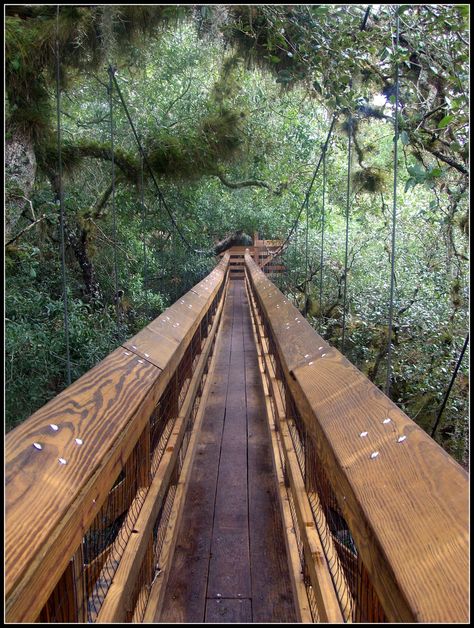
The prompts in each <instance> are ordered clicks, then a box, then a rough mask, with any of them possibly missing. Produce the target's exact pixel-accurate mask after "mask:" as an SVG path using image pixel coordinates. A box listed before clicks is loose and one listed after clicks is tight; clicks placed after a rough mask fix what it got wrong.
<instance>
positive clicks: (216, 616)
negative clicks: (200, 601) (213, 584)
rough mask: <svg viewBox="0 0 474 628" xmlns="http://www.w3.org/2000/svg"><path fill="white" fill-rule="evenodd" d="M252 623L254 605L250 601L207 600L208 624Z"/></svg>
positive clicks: (206, 620)
mask: <svg viewBox="0 0 474 628" xmlns="http://www.w3.org/2000/svg"><path fill="white" fill-rule="evenodd" d="M251 621H252V604H251V601H250V600H248V599H238V600H235V599H219V600H207V604H206V617H205V622H206V623H212V624H221V623H222V624H246V623H249V622H251Z"/></svg>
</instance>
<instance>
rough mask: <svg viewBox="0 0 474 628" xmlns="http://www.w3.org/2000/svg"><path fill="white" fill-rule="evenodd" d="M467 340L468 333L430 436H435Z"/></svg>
mask: <svg viewBox="0 0 474 628" xmlns="http://www.w3.org/2000/svg"><path fill="white" fill-rule="evenodd" d="M468 342H469V333H468V334H467V336H466V340H465V341H464V345H463V348H462V349H461V353H460V354H459V358H458V361H457V363H456V367H455V369H454V373H453V375H452V377H451V381H450V382H449V386H448V390H447V391H446V394H445V395H444V399H443V402H442V403H441V406H440V408H439V410H438V415H437V416H436V420H435V423H434V425H433V428H432V430H431V438H434V437H435V434H436V430H437V429H438V424H439V420H440V419H441V415H442V414H443V410H444V407H445V406H446V402H447V401H448V397H449V393H450V392H451V388H452V387H453V384H454V380H455V379H456V375H457V374H458V371H459V367H460V366H461V362H462V359H463V357H464V353H465V351H466V349H467V345H468Z"/></svg>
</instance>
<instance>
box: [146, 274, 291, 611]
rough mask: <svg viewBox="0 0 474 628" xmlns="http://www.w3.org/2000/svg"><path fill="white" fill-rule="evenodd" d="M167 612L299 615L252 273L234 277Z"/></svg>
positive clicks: (172, 572)
mask: <svg viewBox="0 0 474 628" xmlns="http://www.w3.org/2000/svg"><path fill="white" fill-rule="evenodd" d="M222 325H223V328H222V330H221V342H220V343H218V345H217V352H216V356H215V359H216V361H217V362H216V369H215V371H214V375H213V381H212V382H211V390H210V394H209V398H208V403H207V408H206V413H205V416H204V421H203V426H202V431H201V434H200V437H199V443H198V449H197V452H196V458H195V462H194V465H193V468H192V471H191V480H190V484H189V488H188V494H187V497H186V502H185V506H184V513H183V517H182V521H181V527H180V530H179V534H178V540H177V544H176V550H175V555H174V559H173V565H172V569H171V573H170V576H169V580H168V586H167V589H166V593H165V602H164V605H163V611H162V613H161V616H160V617H157V618H156V620H157V621H160V622H203V621H204V622H235V623H237V622H294V621H296V615H295V609H294V602H293V595H292V591H291V583H290V577H289V573H288V566H287V557H286V549H285V541H284V537H283V529H282V522H281V516H280V509H279V504H278V495H277V490H276V485H275V479H274V473H273V464H272V459H271V451H270V447H271V444H270V440H269V436H268V432H267V426H266V424H265V422H266V418H265V403H264V394H263V389H262V386H261V382H260V375H259V370H258V361H257V352H256V348H255V343H254V339H253V335H252V326H251V319H250V311H249V304H248V301H247V295H246V292H245V286H244V282H243V281H241V280H234V281H231V282H230V284H229V291H228V294H227V299H226V303H225V306H224V312H223V321H222Z"/></svg>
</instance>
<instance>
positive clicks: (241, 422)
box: [207, 282, 251, 598]
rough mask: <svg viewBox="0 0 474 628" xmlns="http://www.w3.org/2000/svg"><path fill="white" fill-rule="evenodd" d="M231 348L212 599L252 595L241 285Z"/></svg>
mask: <svg viewBox="0 0 474 628" xmlns="http://www.w3.org/2000/svg"><path fill="white" fill-rule="evenodd" d="M232 294H233V299H234V307H233V312H234V316H233V322H232V346H231V355H230V364H229V382H230V384H231V385H230V386H229V388H228V392H227V400H226V414H225V423H224V432H223V436H222V446H221V456H220V462H219V478H218V483H217V492H216V504H215V511H214V529H213V537H212V545H211V559H210V564H209V579H208V588H207V597H208V598H213V597H214V598H217V597H218V596H222V597H224V598H238V597H239V596H240V597H242V598H248V597H250V594H251V589H250V556H249V535H248V534H249V533H248V499H247V415H246V409H245V360H244V343H243V308H244V303H242V284H241V283H240V282H239V284H234V285H233V291H232Z"/></svg>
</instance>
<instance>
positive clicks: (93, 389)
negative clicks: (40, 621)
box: [5, 255, 229, 622]
mask: <svg viewBox="0 0 474 628" xmlns="http://www.w3.org/2000/svg"><path fill="white" fill-rule="evenodd" d="M228 264H229V255H225V256H224V257H223V259H222V260H221V261H220V263H219V264H218V265H217V266H216V268H215V269H214V270H213V271H212V272H211V273H210V274H209V275H208V276H207V277H206V278H205V279H203V280H202V281H201V282H200V283H198V284H197V285H196V286H194V287H193V288H192V289H191V290H190V291H189V292H188V293H187V294H186V295H184V296H183V297H182V298H181V299H179V300H178V301H177V302H176V303H175V304H174V305H172V306H171V307H170V308H168V309H167V310H166V311H165V312H163V314H162V315H161V316H159V317H158V318H157V319H155V320H154V321H153V322H151V323H150V324H149V325H148V326H147V327H146V328H145V329H144V330H142V331H141V332H140V333H139V334H137V335H136V336H134V337H133V338H132V339H130V340H129V341H128V342H125V343H124V344H123V345H122V346H121V347H119V348H118V349H116V350H115V351H113V352H112V353H111V354H110V355H109V356H107V357H106V358H105V359H104V360H102V362H100V363H99V364H98V365H97V366H95V367H94V368H93V369H91V370H90V371H88V372H87V373H86V374H85V375H83V376H82V377H81V378H80V379H78V380H77V381H76V382H74V383H73V384H71V385H70V386H69V387H68V388H67V389H66V390H64V391H63V392H62V393H60V394H59V395H58V396H57V397H55V398H54V399H52V400H51V401H50V402H49V403H47V404H46V405H45V406H44V407H43V408H41V409H40V410H38V411H37V412H35V413H34V414H33V415H32V416H31V417H30V418H29V419H27V420H26V421H25V422H24V423H22V424H21V425H20V426H18V427H17V428H15V429H14V430H12V431H11V432H10V433H9V434H7V436H6V466H5V479H6V497H5V504H6V511H5V512H6V536H5V540H6V544H5V569H6V580H5V590H6V618H7V621H9V622H25V621H35V620H37V618H38V616H39V613H40V612H41V611H42V609H43V608H44V606H45V603H46V602H47V601H48V599H49V597H50V595H51V593H52V592H53V589H54V588H55V586H56V584H57V583H58V582H59V580H60V579H61V577H62V576H63V574H64V573H65V571H66V569H68V565H70V564H71V562H70V561H71V559H73V558H74V557H75V556H76V555H77V552H79V553H81V552H82V543H83V539H84V537H85V535H86V534H87V532H88V530H89V528H90V526H91V524H92V522H94V520H95V519H96V517H97V516H98V513H100V512H102V511H101V508H103V507H105V506H106V505H107V503H108V500H109V501H110V499H111V497H110V496H112V495H116V494H117V491H114V490H113V486H114V483H116V484H118V482H119V481H120V474H121V473H122V474H124V473H125V476H126V482H128V484H129V485H130V486H131V483H132V482H135V484H133V486H136V489H135V490H136V493H135V495H136V496H138V495H140V494H141V493H140V491H142V492H143V493H144V494H146V491H147V490H148V487H149V485H150V482H151V468H150V417H151V416H152V414H153V412H154V411H155V409H156V408H157V407H158V406H159V403H160V399H161V398H162V395H163V393H164V392H165V391H167V390H171V391H172V392H173V394H174V397H173V403H174V404H175V405H176V407H177V404H178V403H179V401H178V396H179V394H180V390H176V391H174V388H177V389H178V388H179V385H180V383H181V382H182V380H183V378H184V377H188V375H185V374H183V373H182V372H181V371H183V367H182V363H183V360H185V358H186V359H188V356H190V357H189V360H191V362H193V360H194V356H195V355H197V354H199V353H200V350H201V348H202V346H201V347H197V348H196V347H195V346H194V345H195V344H196V343H200V344H201V345H202V343H201V340H202V341H204V338H205V336H206V335H207V332H208V323H209V324H210V323H211V317H212V314H213V312H214V311H215V309H216V308H217V305H218V303H217V302H216V300H217V299H221V300H222V298H223V290H224V285H225V281H226V279H227V275H228V273H227V270H228ZM211 309H212V311H211ZM208 319H209V320H208ZM202 330H203V333H202V334H201V331H202ZM201 336H202V338H201ZM191 350H192V351H191ZM189 360H188V361H189ZM193 364H194V363H193ZM188 366H189V367H190V369H191V371H192V365H188ZM175 380H176V386H174V382H175ZM170 386H171V388H170ZM173 387H174V388H173ZM189 388H193V392H194V394H197V386H194V387H191V386H190V387H189ZM195 389H196V390H195ZM186 399H188V397H186ZM169 412H170V413H171V410H169ZM173 412H174V415H175V416H176V417H177V416H178V410H173ZM165 419H166V417H165ZM134 461H135V462H134ZM132 463H133V464H135V465H136V469H137V473H136V476H137V477H133V476H134V473H129V475H130V478H131V479H127V472H128V471H127V469H129V468H130V469H131V468H132ZM134 468H135V467H134ZM126 482H125V483H126ZM140 487H142V488H140ZM130 490H132V489H130ZM133 497H134V496H133V495H132V498H133ZM130 499H131V498H130ZM136 502H137V498H136V497H135V498H134V499H133V502H132V503H131V505H130V508H129V515H128V517H130V516H131V514H133V518H132V519H133V520H136V518H137V516H138V514H139V512H138V510H137V509H138V508H139V507H140V504H141V503H142V502H143V500H141V501H140V504H139V505H138V506H137V503H136ZM114 508H115V510H116V511H117V512H119V510H120V509H119V510H117V506H115V507H113V506H111V508H110V509H109V510H108V511H107V512H108V514H109V515H110V512H113V511H114ZM132 508H135V510H136V512H133V513H131V510H132ZM122 510H123V508H122ZM114 516H116V515H114ZM124 516H125V515H124ZM104 519H106V517H104ZM126 519H127V518H126ZM125 524H126V520H125V522H124V523H123V524H122V526H124V525H125ZM104 525H105V524H104ZM107 525H108V524H107ZM131 527H132V528H133V521H132V524H131ZM129 532H133V530H129ZM97 551H99V550H97ZM92 558H95V557H92ZM84 560H85V559H84V557H82V558H81V561H82V562H84ZM81 567H82V565H81ZM81 577H82V576H81ZM81 586H82V585H81ZM81 603H82V601H81ZM76 620H77V618H76Z"/></svg>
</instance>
